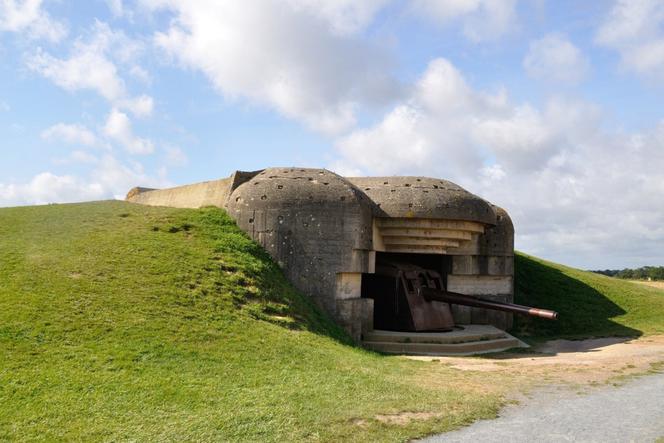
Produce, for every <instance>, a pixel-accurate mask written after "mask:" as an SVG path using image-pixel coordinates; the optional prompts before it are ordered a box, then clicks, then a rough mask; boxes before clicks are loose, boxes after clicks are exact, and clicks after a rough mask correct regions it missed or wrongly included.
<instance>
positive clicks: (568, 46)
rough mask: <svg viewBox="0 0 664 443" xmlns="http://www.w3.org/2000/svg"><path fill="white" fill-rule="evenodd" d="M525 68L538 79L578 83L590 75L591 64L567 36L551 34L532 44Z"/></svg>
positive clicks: (524, 63)
mask: <svg viewBox="0 0 664 443" xmlns="http://www.w3.org/2000/svg"><path fill="white" fill-rule="evenodd" d="M523 67H524V68H525V70H526V73H528V75H529V76H531V77H533V78H536V79H541V80H548V81H554V82H564V83H578V82H580V81H581V80H583V79H584V78H585V77H586V75H587V74H588V71H589V69H590V63H589V62H588V60H587V59H586V58H585V57H584V56H583V54H582V53H581V51H580V50H579V48H577V47H576V46H574V44H573V43H572V42H570V41H569V39H568V38H567V37H566V36H564V35H561V34H549V35H546V36H544V37H543V38H541V39H539V40H535V41H532V42H531V43H530V48H529V49H528V54H526V57H525V58H524V59H523Z"/></svg>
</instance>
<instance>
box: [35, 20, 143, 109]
mask: <svg viewBox="0 0 664 443" xmlns="http://www.w3.org/2000/svg"><path fill="white" fill-rule="evenodd" d="M141 51H142V49H141V45H140V44H139V43H137V42H135V41H133V40H131V39H129V38H128V37H127V36H125V35H124V33H122V32H120V31H113V30H112V29H111V28H110V27H109V26H108V25H107V24H105V23H101V22H99V21H97V22H96V23H95V25H94V27H93V30H92V33H91V35H90V38H89V39H88V40H85V41H84V40H82V39H81V38H79V39H77V40H76V41H74V43H73V45H72V49H71V51H70V55H69V57H68V58H58V57H54V56H53V55H51V54H49V53H47V52H45V51H44V50H43V49H41V48H38V49H37V50H36V51H35V52H34V53H33V54H31V55H29V56H28V57H27V58H26V62H27V66H28V68H29V69H31V70H32V71H34V72H37V73H39V74H41V75H42V76H44V77H45V78H47V79H49V80H51V81H52V82H53V83H55V84H56V85H57V86H59V87H61V88H63V89H65V90H67V91H72V92H73V91H79V90H92V91H94V92H96V93H98V94H99V95H101V96H102V97H104V98H105V99H106V100H108V101H109V102H110V103H111V104H113V105H114V106H118V107H123V108H126V109H128V110H130V111H132V112H133V113H135V114H136V115H138V116H145V115H149V114H150V113H151V112H152V98H150V97H148V96H146V95H142V96H139V97H129V95H128V93H127V88H126V85H125V82H124V80H123V79H122V77H121V76H120V73H119V71H118V66H117V65H116V63H115V62H114V60H118V61H119V62H121V63H132V66H136V65H135V59H136V58H137V57H138V54H140V52H141Z"/></svg>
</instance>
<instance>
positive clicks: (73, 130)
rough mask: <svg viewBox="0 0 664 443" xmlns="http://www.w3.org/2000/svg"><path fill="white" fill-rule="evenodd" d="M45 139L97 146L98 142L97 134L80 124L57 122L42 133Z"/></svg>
mask: <svg viewBox="0 0 664 443" xmlns="http://www.w3.org/2000/svg"><path fill="white" fill-rule="evenodd" d="M41 137H42V138H43V139H45V140H63V141H65V142H67V143H71V144H81V145H85V146H95V145H97V144H98V140H97V137H96V136H95V134H94V133H93V132H92V131H90V130H89V129H88V128H86V127H85V126H83V125H80V124H66V123H57V124H55V125H53V126H51V127H49V128H47V129H45V130H44V131H42V133H41Z"/></svg>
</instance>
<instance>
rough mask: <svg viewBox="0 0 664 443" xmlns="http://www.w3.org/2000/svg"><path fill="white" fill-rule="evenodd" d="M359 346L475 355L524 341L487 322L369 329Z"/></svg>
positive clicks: (410, 352) (394, 351)
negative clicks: (420, 329) (437, 328)
mask: <svg viewBox="0 0 664 443" xmlns="http://www.w3.org/2000/svg"><path fill="white" fill-rule="evenodd" d="M362 345H363V346H364V347H365V348H367V349H371V350H373V351H377V352H384V353H388V354H402V355H429V356H436V355H438V356H445V355H476V354H486V353H491V352H501V351H505V350H507V349H511V348H522V347H526V348H527V347H528V345H527V344H525V343H524V342H522V341H521V340H519V339H518V338H516V337H514V336H512V335H510V334H508V333H507V332H505V331H501V330H500V329H497V328H494V327H493V326H489V325H468V326H466V327H465V328H464V329H463V330H455V331H451V332H424V333H417V332H394V331H371V332H367V333H365V335H364V341H363V342H362Z"/></svg>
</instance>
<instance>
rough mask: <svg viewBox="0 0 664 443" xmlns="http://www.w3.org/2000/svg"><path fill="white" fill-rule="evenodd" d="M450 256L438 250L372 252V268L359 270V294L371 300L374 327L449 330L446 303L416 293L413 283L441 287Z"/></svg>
mask: <svg viewBox="0 0 664 443" xmlns="http://www.w3.org/2000/svg"><path fill="white" fill-rule="evenodd" d="M451 268H452V257H451V256H449V255H441V254H405V253H386V252H377V253H376V272H375V273H374V274H362V297H363V298H371V299H373V300H374V313H373V322H374V328H375V329H382V330H389V331H426V330H428V331H436V330H449V329H451V328H452V326H453V322H452V318H451V314H450V313H449V307H447V306H443V305H445V304H443V303H438V302H427V301H425V300H424V299H422V298H421V297H419V296H418V295H417V294H416V292H417V287H419V286H428V287H433V288H435V289H444V288H445V287H446V286H447V275H448V274H449V273H450V272H451Z"/></svg>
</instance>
